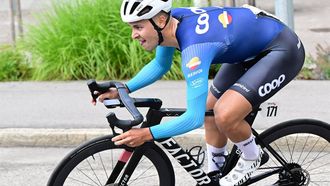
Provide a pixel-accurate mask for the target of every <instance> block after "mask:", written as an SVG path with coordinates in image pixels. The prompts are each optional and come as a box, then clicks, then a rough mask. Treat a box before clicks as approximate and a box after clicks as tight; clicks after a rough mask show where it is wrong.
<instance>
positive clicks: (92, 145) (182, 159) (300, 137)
mask: <svg viewBox="0 0 330 186" xmlns="http://www.w3.org/2000/svg"><path fill="white" fill-rule="evenodd" d="M88 86H89V89H90V91H91V93H92V96H93V98H94V99H96V98H97V94H96V93H95V91H97V92H99V93H103V92H106V91H107V90H108V89H109V88H110V87H115V88H117V89H118V92H119V97H120V99H117V100H108V101H105V102H104V104H105V106H106V107H107V108H116V107H126V109H127V110H128V111H129V112H130V114H131V115H132V117H133V119H131V120H121V119H118V118H117V116H116V115H115V113H113V112H110V113H109V114H108V115H107V119H108V122H109V124H110V128H111V129H112V132H113V134H112V135H106V136H103V137H99V138H96V139H93V140H91V141H89V142H86V143H84V144H82V145H80V146H79V147H77V148H76V149H74V150H73V151H72V152H71V153H69V154H68V155H67V156H66V157H65V158H64V159H63V160H62V161H61V162H60V164H59V165H58V166H57V167H56V169H55V170H54V172H53V173H52V175H51V177H50V179H49V181H48V185H49V186H59V185H61V186H62V185H65V186H66V185H103V186H104V185H106V186H114V185H119V186H124V185H143V186H147V185H160V186H173V185H175V174H174V170H173V166H172V163H171V161H170V160H169V157H168V154H170V155H172V156H173V157H174V158H175V159H176V160H177V162H178V163H179V164H180V165H181V166H182V167H183V168H184V169H185V170H186V171H187V172H188V173H189V174H190V175H191V177H192V178H193V179H195V180H196V182H197V184H198V185H219V182H218V181H215V180H214V179H212V178H210V177H209V176H208V175H207V174H206V173H205V172H204V171H203V169H202V168H201V166H202V165H203V161H204V157H205V153H204V151H202V150H201V148H200V147H194V148H192V149H190V150H184V149H183V148H182V147H181V146H180V145H179V144H178V143H177V142H176V141H175V139H173V138H166V139H161V140H156V141H151V142H147V143H145V144H143V145H141V146H139V147H136V148H131V147H128V146H125V145H120V146H116V145H115V144H114V143H113V142H112V141H111V139H112V137H113V136H115V135H118V133H117V131H118V129H122V130H123V131H127V130H129V129H130V128H132V127H133V126H137V125H139V124H141V125H140V127H150V126H153V125H155V124H159V123H160V122H161V120H162V119H163V118H164V117H176V116H179V115H181V114H183V113H184V112H185V109H177V108H161V106H162V101H161V100H159V99H153V98H131V97H130V96H129V95H128V94H127V92H126V89H125V86H124V85H123V84H122V83H119V82H107V83H101V84H98V83H96V82H95V81H94V80H90V81H89V82H88ZM137 107H147V108H149V109H148V112H147V114H146V119H145V120H144V117H143V116H142V115H141V114H140V112H139V111H138V109H137ZM259 110H260V109H259V108H255V109H254V110H253V111H252V112H251V113H250V114H249V115H248V116H247V117H246V121H247V122H248V123H250V125H252V123H253V121H254V119H255V117H256V115H257V112H258V111H259ZM205 114H206V116H212V115H213V112H212V111H207V112H206V113H205ZM109 132H110V131H109ZM253 134H254V135H255V137H256V141H257V143H258V144H259V145H260V146H261V147H262V148H263V150H264V152H265V154H266V155H265V156H264V157H263V160H262V164H263V165H262V166H261V167H260V168H259V169H258V170H257V171H256V172H255V173H254V174H253V175H252V177H251V178H250V179H249V180H248V181H247V182H246V183H244V185H250V184H258V185H281V186H289V185H291V186H296V185H329V184H330V178H329V175H330V174H329V173H330V168H329V165H330V158H329V157H330V147H329V142H330V125H329V124H328V123H324V122H322V121H318V120H312V119H297V120H291V121H287V122H283V123H280V124H278V125H276V126H274V127H271V128H269V129H268V130H265V131H264V132H262V133H261V134H258V133H257V132H256V131H255V130H253ZM166 151H167V152H168V153H165V152H166ZM238 158H239V151H238V150H237V147H236V146H233V147H232V149H231V153H230V154H229V156H228V157H227V160H226V162H227V163H226V164H225V165H224V167H223V168H222V170H221V172H222V173H223V174H222V175H226V174H227V173H228V172H229V171H230V170H231V169H232V168H233V167H234V166H235V164H236V162H237V160H238Z"/></svg>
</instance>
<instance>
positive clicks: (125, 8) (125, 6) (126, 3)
mask: <svg viewBox="0 0 330 186" xmlns="http://www.w3.org/2000/svg"><path fill="white" fill-rule="evenodd" d="M127 5H128V2H125V5H124V15H126V10H127Z"/></svg>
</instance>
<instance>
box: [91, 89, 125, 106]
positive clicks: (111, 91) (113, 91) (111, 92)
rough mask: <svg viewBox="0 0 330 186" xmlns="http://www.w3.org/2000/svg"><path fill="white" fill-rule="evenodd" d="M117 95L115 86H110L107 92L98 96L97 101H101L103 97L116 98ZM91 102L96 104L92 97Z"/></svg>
mask: <svg viewBox="0 0 330 186" xmlns="http://www.w3.org/2000/svg"><path fill="white" fill-rule="evenodd" d="M118 97H119V95H118V91H117V89H115V88H110V89H109V91H108V92H106V93H103V94H100V95H99V97H98V100H99V102H101V103H103V101H104V100H105V99H117V98H118ZM92 104H93V105H96V100H94V99H92Z"/></svg>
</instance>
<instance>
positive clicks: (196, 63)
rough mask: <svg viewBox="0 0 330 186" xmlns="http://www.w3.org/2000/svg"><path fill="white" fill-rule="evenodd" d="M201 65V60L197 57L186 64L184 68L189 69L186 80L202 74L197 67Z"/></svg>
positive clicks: (201, 70)
mask: <svg viewBox="0 0 330 186" xmlns="http://www.w3.org/2000/svg"><path fill="white" fill-rule="evenodd" d="M201 64H202V62H201V60H200V59H199V58H198V57H193V58H192V59H191V60H190V61H189V63H187V64H186V67H187V68H189V69H190V70H191V71H193V72H191V73H189V74H188V78H191V77H193V76H196V75H197V74H200V73H202V72H203V69H198V67H199V66H200V65H201Z"/></svg>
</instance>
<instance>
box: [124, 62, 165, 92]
mask: <svg viewBox="0 0 330 186" xmlns="http://www.w3.org/2000/svg"><path fill="white" fill-rule="evenodd" d="M167 71H168V69H166V68H163V67H161V66H160V65H159V64H158V63H157V62H156V61H154V60H153V61H151V62H150V63H149V64H147V65H146V66H145V67H143V68H142V70H141V71H140V72H139V73H138V74H137V75H136V76H134V77H133V78H132V79H131V80H130V81H128V82H127V83H126V86H127V88H128V89H129V91H130V92H134V91H136V90H138V89H140V88H143V87H145V86H148V85H150V84H152V83H153V82H155V81H157V80H159V79H161V78H162V77H163V75H164V74H165V73H166V72H167Z"/></svg>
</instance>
